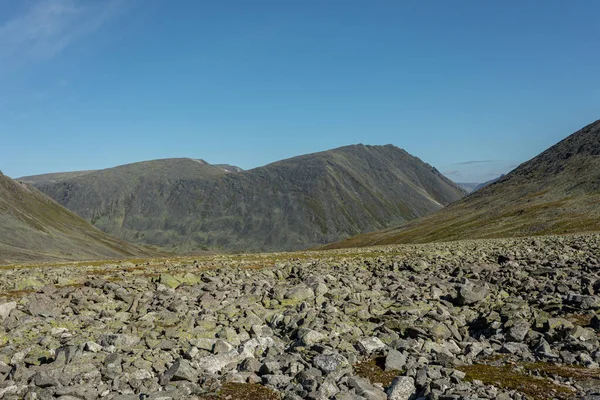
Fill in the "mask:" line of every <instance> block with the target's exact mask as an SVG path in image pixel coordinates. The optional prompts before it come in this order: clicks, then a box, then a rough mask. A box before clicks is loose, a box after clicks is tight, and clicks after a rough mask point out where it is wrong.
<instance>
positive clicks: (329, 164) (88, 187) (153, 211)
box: [30, 145, 464, 252]
mask: <svg viewBox="0 0 600 400" xmlns="http://www.w3.org/2000/svg"><path fill="white" fill-rule="evenodd" d="M30 179H35V177H33V178H31V177H30ZM37 187H38V188H39V189H40V190H41V191H43V192H44V193H46V194H48V195H50V196H51V197H52V198H54V199H55V200H56V201H58V202H59V203H61V204H62V205H64V206H65V207H67V208H69V209H70V210H72V211H74V212H76V213H78V214H79V215H80V216H82V217H84V218H85V219H87V220H88V221H90V222H92V223H93V224H94V225H96V226H97V227H99V228H100V229H102V230H104V231H105V232H108V233H110V234H114V235H116V236H118V237H120V238H122V239H124V240H127V241H132V242H137V243H145V244H150V245H155V246H160V247H162V248H165V249H169V250H173V251H178V252H189V251H192V252H193V251H198V250H207V249H210V250H225V251H257V250H293V249H300V248H305V247H309V246H315V245H319V244H325V243H328V242H331V241H335V240H340V239H343V238H346V237H349V236H352V235H356V234H358V233H362V232H368V231H373V230H377V229H382V228H385V227H389V226H392V225H395V224H399V223H402V222H405V221H408V220H411V219H414V218H418V217H420V216H423V215H426V214H429V213H431V212H433V211H436V210H438V209H439V208H441V207H443V206H445V205H447V204H449V203H451V202H453V201H456V200H457V199H459V198H461V197H462V196H463V195H464V192H463V191H462V190H461V189H460V188H458V187H457V186H456V185H455V184H454V183H452V182H451V181H450V180H448V179H446V178H445V177H444V176H442V175H441V174H440V173H439V172H438V171H437V170H435V169H434V168H433V167H431V166H430V165H428V164H425V163H424V162H422V161H421V160H419V159H418V158H416V157H413V156H411V155H410V154H408V153H407V152H405V151H404V150H402V149H399V148H397V147H394V146H392V145H387V146H365V145H354V146H346V147H341V148H338V149H334V150H330V151H325V152H320V153H314V154H308V155H304V156H299V157H294V158H291V159H287V160H283V161H279V162H275V163H272V164H269V165H266V166H264V167H259V168H255V169H252V170H248V171H242V170H239V169H235V170H234V172H232V173H228V172H227V171H226V170H225V169H224V168H222V167H218V166H213V165H210V164H208V163H206V162H203V161H201V160H191V159H170V160H157V161H148V162H145V163H136V164H130V165H125V166H120V167H116V168H110V169H107V170H101V171H96V172H92V173H89V174H85V175H81V176H76V177H73V178H67V179H64V180H61V181H59V182H55V183H42V184H39V185H37Z"/></svg>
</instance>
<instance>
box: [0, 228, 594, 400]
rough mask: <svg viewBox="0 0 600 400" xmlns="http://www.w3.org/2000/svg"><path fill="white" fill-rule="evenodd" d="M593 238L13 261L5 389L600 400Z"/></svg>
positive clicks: (3, 346)
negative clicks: (156, 257) (33, 262)
mask: <svg viewBox="0 0 600 400" xmlns="http://www.w3.org/2000/svg"><path fill="white" fill-rule="evenodd" d="M599 263H600V236H599V235H585V236H565V237H538V238H526V239H514V240H489V241H464V242H455V243H446V244H428V245H411V246H394V247H377V248H365V249H349V250H336V251H328V252H304V253H285V254H258V255H245V256H243V255H240V256H238V255H236V256H211V257H205V258H199V259H196V260H194V259H171V260H143V261H142V260H138V261H131V262H121V263H117V264H105V263H96V264H94V263H80V264H69V265H39V266H11V267H3V268H2V269H1V270H0V273H1V274H2V279H1V280H0V292H1V294H0V296H1V298H0V325H1V328H0V398H4V399H23V398H24V399H51V398H60V399H63V400H75V399H96V398H103V399H107V400H110V399H115V400H117V399H118V400H129V399H131V400H134V399H163V400H167V399H182V398H189V399H211V400H215V399H255V400H261V399H269V400H270V399H280V398H281V399H290V400H292V399H339V400H342V399H343V400H351V399H374V400H378V399H381V400H384V399H394V400H408V399H418V398H428V399H448V400H450V399H553V398H558V399H572V398H585V399H600V369H599V365H598V363H600V341H599V336H598V331H600V318H599V317H598V316H596V312H597V311H598V310H600V296H598V295H597V294H600V271H599Z"/></svg>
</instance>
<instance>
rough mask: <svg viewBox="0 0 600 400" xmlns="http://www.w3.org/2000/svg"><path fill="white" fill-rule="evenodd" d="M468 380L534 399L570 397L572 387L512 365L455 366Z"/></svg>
mask: <svg viewBox="0 0 600 400" xmlns="http://www.w3.org/2000/svg"><path fill="white" fill-rule="evenodd" d="M457 369H458V370H460V371H462V372H464V373H466V374H467V376H466V379H467V380H469V381H474V380H479V381H481V382H483V383H485V384H486V385H493V386H496V387H498V388H502V389H505V390H517V391H519V392H521V393H523V394H525V395H527V396H531V397H532V398H533V399H535V400H552V399H561V400H562V399H564V400H566V399H572V398H573V395H574V392H573V390H572V389H570V388H568V387H565V386H561V385H558V384H556V383H554V382H552V381H551V380H550V379H548V378H538V377H534V376H531V375H529V374H528V373H527V369H525V370H520V369H519V368H518V367H515V366H512V365H503V366H494V365H486V364H474V365H466V366H461V367H457Z"/></svg>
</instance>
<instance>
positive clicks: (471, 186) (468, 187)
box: [456, 182, 481, 193]
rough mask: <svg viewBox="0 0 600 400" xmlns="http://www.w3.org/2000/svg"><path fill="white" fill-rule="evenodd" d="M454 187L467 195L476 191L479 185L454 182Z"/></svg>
mask: <svg viewBox="0 0 600 400" xmlns="http://www.w3.org/2000/svg"><path fill="white" fill-rule="evenodd" d="M456 185H457V186H458V187H459V188H461V189H462V190H464V191H465V192H467V193H472V192H473V191H475V190H477V188H478V187H479V186H481V183H468V182H460V183H459V182H456Z"/></svg>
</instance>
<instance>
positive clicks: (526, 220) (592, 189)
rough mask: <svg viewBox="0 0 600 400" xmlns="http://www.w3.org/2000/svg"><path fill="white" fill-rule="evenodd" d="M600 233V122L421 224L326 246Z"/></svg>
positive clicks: (426, 218) (425, 219) (414, 223)
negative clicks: (599, 231) (586, 232)
mask: <svg viewBox="0 0 600 400" xmlns="http://www.w3.org/2000/svg"><path fill="white" fill-rule="evenodd" d="M597 230H600V120H599V121H596V122H594V123H592V124H590V125H588V126H586V127H585V128H583V129H581V130H579V131H577V132H575V133H574V134H572V135H571V136H569V137H567V138H566V139H564V140H563V141H561V142H560V143H558V144H556V145H554V146H552V147H551V148H549V149H548V150H546V151H544V152H543V153H541V154H540V155H538V156H537V157H535V158H533V159H532V160H530V161H528V162H526V163H524V164H521V165H520V166H519V167H518V168H516V169H515V170H513V171H512V172H510V173H509V174H507V175H506V176H504V177H502V178H500V179H499V180H498V181H496V182H495V183H492V184H491V185H489V186H486V187H484V188H482V189H480V190H477V191H476V192H474V193H472V194H471V195H469V196H467V197H466V198H464V199H462V200H460V201H458V202H456V203H454V204H452V205H450V206H448V207H447V208H444V209H443V210H440V211H438V212H436V213H433V214H431V215H429V216H427V217H424V218H422V219H420V220H416V221H412V222H409V223H407V224H404V225H401V226H399V227H396V228H391V229H387V230H383V231H380V232H373V233H369V234H365V235H360V236H356V237H353V238H350V239H348V240H345V241H343V242H339V243H333V244H331V245H328V246H325V248H341V247H359V246H368V245H379V244H394V243H421V242H431V241H440V240H456V239H473V238H493V237H509V236H526V235H543V234H562V233H575V232H585V231H597Z"/></svg>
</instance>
